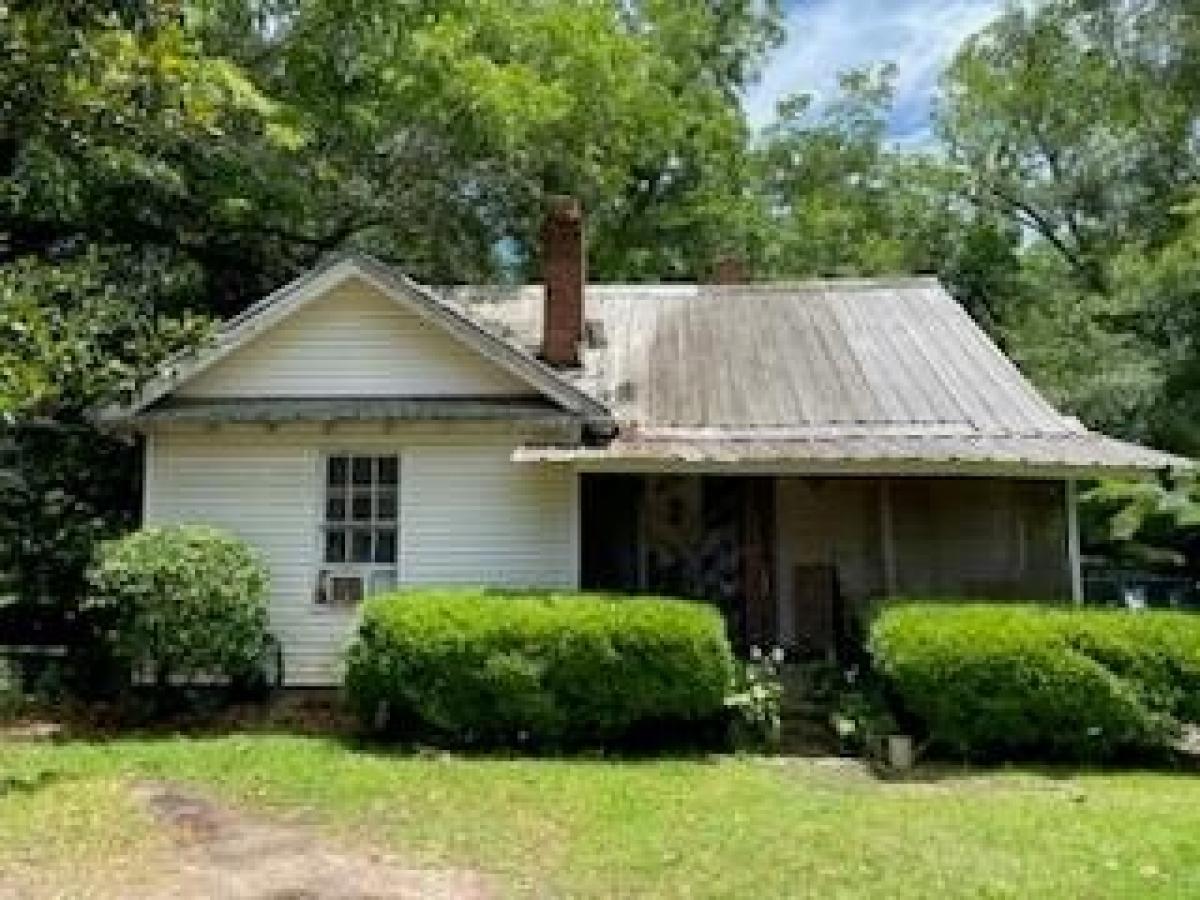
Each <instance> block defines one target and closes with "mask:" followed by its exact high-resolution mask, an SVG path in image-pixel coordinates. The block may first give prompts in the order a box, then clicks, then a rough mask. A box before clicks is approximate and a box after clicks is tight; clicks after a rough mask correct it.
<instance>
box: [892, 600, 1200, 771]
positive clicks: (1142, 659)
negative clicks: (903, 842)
mask: <svg viewBox="0 0 1200 900" xmlns="http://www.w3.org/2000/svg"><path fill="white" fill-rule="evenodd" d="M870 649H871V653H872V655H873V657H874V660H875V665H876V667H877V669H878V671H879V672H880V673H881V675H882V676H883V677H884V678H885V679H886V683H887V685H888V687H889V688H890V690H891V691H892V692H893V693H894V695H895V696H896V698H897V699H898V701H899V703H900V705H901V707H902V709H903V711H905V712H906V713H907V714H909V715H910V716H912V717H914V718H915V719H916V720H917V722H918V723H919V724H920V725H921V726H922V727H923V728H924V729H925V730H927V731H928V734H929V737H930V739H931V740H932V742H933V743H934V744H935V745H937V746H940V747H941V748H943V749H946V750H950V751H953V752H956V753H961V754H964V755H969V756H984V757H1004V756H1040V757H1057V758H1075V759H1107V758H1112V757H1114V756H1117V755H1120V754H1124V753H1129V752H1136V751H1143V750H1146V749H1150V748H1159V747H1162V746H1163V745H1165V744H1166V743H1167V742H1168V741H1169V739H1170V738H1171V737H1172V736H1173V734H1174V733H1175V731H1176V729H1177V720H1178V719H1194V718H1195V717H1196V713H1197V706H1198V702H1200V618H1197V617H1194V616H1189V615H1186V614H1178V613H1158V612H1146V613H1138V614H1131V613H1127V612H1119V611H1098V610H1074V609H1063V608H1048V607H1036V606H991V605H947V604H935V605H919V604H918V605H902V606H896V607H893V608H891V609H888V610H886V611H885V612H883V613H882V614H881V616H880V617H879V618H878V619H877V620H876V622H875V623H874V625H873V627H872V630H871V640H870Z"/></svg>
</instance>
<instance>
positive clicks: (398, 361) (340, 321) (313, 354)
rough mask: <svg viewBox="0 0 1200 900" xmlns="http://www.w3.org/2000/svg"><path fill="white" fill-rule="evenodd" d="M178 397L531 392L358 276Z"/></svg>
mask: <svg viewBox="0 0 1200 900" xmlns="http://www.w3.org/2000/svg"><path fill="white" fill-rule="evenodd" d="M175 393H176V396H179V397H193V398H198V397H209V398H213V397H371V396H401V397H428V396H437V397H441V396H454V395H459V396H497V395H499V396H531V395H532V394H533V391H532V389H531V388H530V387H529V385H527V384H525V383H524V382H522V381H520V380H519V379H517V378H516V377H515V376H514V375H512V374H511V373H509V372H507V371H505V370H504V369H502V368H501V367H500V366H498V365H496V364H494V363H492V362H490V361H489V360H487V359H485V358H484V357H482V356H480V355H479V354H478V353H477V352H476V351H474V350H472V349H470V348H468V347H466V346H465V345H464V344H462V343H461V342H459V341H458V340H456V339H455V338H454V337H452V336H450V335H449V334H447V333H446V332H444V331H443V330H442V329H440V328H438V327H437V326H435V325H432V324H430V323H428V322H426V321H424V320H423V319H422V318H421V317H420V316H418V315H416V314H414V313H411V312H408V311H406V310H404V309H402V308H401V307H399V306H398V305H397V304H396V303H394V302H393V301H392V300H390V299H389V298H388V297H386V296H384V295H383V294H382V293H381V292H380V291H379V290H377V289H376V288H374V287H372V286H370V285H368V284H366V283H365V282H363V281H361V280H359V279H351V280H349V281H346V282H344V283H342V284H341V285H339V286H337V287H336V288H333V289H332V290H330V291H329V293H328V294H327V295H326V296H324V297H321V298H319V299H317V300H314V301H313V302H312V303H310V304H309V305H307V306H306V307H304V308H303V309H301V310H299V311H297V312H296V313H294V314H292V315H291V316H289V317H288V318H286V319H284V320H283V321H282V322H280V323H279V324H277V325H275V326H274V327H273V328H271V329H269V330H268V331H266V332H264V333H263V334H261V335H259V336H258V337H256V338H254V339H253V340H251V341H250V342H249V343H247V344H246V345H245V346H243V347H240V348H238V349H237V350H235V351H234V352H233V353H231V354H230V355H229V356H227V357H226V358H224V359H222V360H220V361H219V362H216V363H214V364H213V366H212V367H211V368H210V369H207V370H206V371H204V372H201V373H200V374H198V375H197V376H196V377H195V378H193V379H191V380H189V381H186V382H184V383H183V384H182V385H180V387H179V389H178V390H177V391H176V392H175Z"/></svg>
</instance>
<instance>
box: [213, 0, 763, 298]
mask: <svg viewBox="0 0 1200 900" xmlns="http://www.w3.org/2000/svg"><path fill="white" fill-rule="evenodd" d="M205 8H206V9H207V16H206V18H205V19H204V21H203V23H202V25H201V28H202V31H203V33H204V34H205V35H206V40H207V41H208V43H209V45H210V46H213V47H214V48H217V49H218V50H219V51H220V52H223V53H228V54H230V55H231V56H233V57H234V58H236V59H237V60H239V62H241V64H243V65H244V66H246V67H247V68H248V69H250V70H251V71H253V72H254V73H255V74H256V77H257V79H258V81H259V83H261V84H263V85H264V86H265V89H266V90H268V92H269V93H271V94H272V96H275V97H278V98H279V99H281V100H282V101H284V102H286V103H287V104H288V106H289V107H290V108H292V109H294V110H296V111H297V113H298V115H299V116H300V117H301V119H302V121H304V122H305V123H306V125H307V126H308V128H309V130H311V131H312V132H313V134H314V135H315V139H314V142H313V143H312V144H311V145H310V146H309V147H308V148H307V152H306V154H305V158H304V160H303V166H302V168H301V169H300V171H299V176H300V178H301V179H302V181H303V182H304V184H305V185H306V189H307V191H308V192H309V194H310V197H311V201H312V202H311V205H310V209H309V213H308V215H307V216H306V217H305V218H304V220H303V221H304V227H305V228H306V229H307V230H308V232H309V236H310V239H311V240H313V241H314V242H316V243H319V244H338V243H346V242H350V243H353V244H356V245H359V246H363V247H366V248H368V249H370V250H372V251H374V252H376V253H378V254H380V255H382V256H384V257H386V258H389V259H392V260H394V261H396V262H397V263H399V264H400V265H401V266H402V267H404V268H405V269H406V270H408V271H410V272H412V273H413V274H414V275H416V276H417V277H419V278H422V279H424V280H427V281H432V282H444V281H462V280H478V279H482V278H489V277H494V276H495V275H497V274H503V273H504V270H505V269H509V270H511V269H514V268H515V269H516V270H518V272H520V271H521V270H528V269H530V268H532V266H533V264H534V263H536V252H537V246H536V240H535V238H536V234H537V228H538V224H539V221H540V217H541V209H542V201H543V197H544V196H545V195H546V194H554V193H569V194H574V195H577V196H579V197H580V198H581V200H582V201H583V203H584V205H585V207H586V208H587V210H588V214H589V241H590V245H591V246H590V250H591V252H590V262H591V265H592V270H593V273H594V274H595V275H596V276H597V277H602V278H603V277H607V278H615V277H645V276H648V275H653V276H654V277H668V278H670V277H682V276H685V275H688V274H694V273H695V272H696V271H697V270H699V269H701V268H702V267H705V266H707V264H708V263H709V262H711V257H712V256H713V255H715V253H716V249H717V247H718V246H719V245H721V244H723V243H725V244H729V243H737V242H739V241H741V240H744V235H743V234H742V233H741V232H740V231H739V229H741V230H742V231H744V230H745V228H744V226H743V225H742V224H741V223H743V222H744V221H745V220H747V219H748V218H749V217H750V215H751V213H750V212H749V209H750V201H748V200H747V199H746V197H745V196H744V194H745V191H744V186H743V184H742V183H741V182H740V181H739V179H738V176H739V174H741V168H742V166H743V164H744V163H743V160H744V158H745V143H746V127H745V123H744V118H743V115H742V112H741V108H740V105H739V102H738V92H739V90H740V88H741V87H742V86H743V85H744V84H745V82H746V80H747V79H748V78H749V77H751V76H752V75H753V73H754V71H755V69H756V68H757V66H758V64H759V62H760V61H761V59H762V57H763V54H764V52H765V50H766V49H767V48H769V47H770V46H771V45H772V44H773V43H774V42H775V41H776V40H778V37H779V33H780V32H779V19H780V13H779V8H778V3H777V2H775V0H767V2H757V0H740V2H735V3H723V4H713V3H709V2H704V0H684V2H666V0H642V2H633V3H630V2H618V0H590V2H586V3H577V2H567V0H551V2H532V0H521V2H511V0H507V2H504V0H482V2H479V0H472V2H465V0H456V2H436V3H434V2H418V0H413V2H406V3H397V2H393V0H352V2H344V0H339V2H336V3H335V2H332V0H312V2H304V3H301V2H275V3H271V4H269V5H267V4H262V3H255V2H249V0H212V2H210V3H208V4H206V5H205ZM498 250H500V251H502V252H497V251H498Z"/></svg>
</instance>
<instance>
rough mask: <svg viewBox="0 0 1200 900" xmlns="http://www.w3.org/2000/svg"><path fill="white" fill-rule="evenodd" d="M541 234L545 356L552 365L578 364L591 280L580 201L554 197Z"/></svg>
mask: <svg viewBox="0 0 1200 900" xmlns="http://www.w3.org/2000/svg"><path fill="white" fill-rule="evenodd" d="M541 237H542V277H543V279H544V281H545V290H546V297H545V303H546V308H545V316H544V318H543V320H542V358H543V359H544V360H545V361H546V362H548V363H549V364H550V365H552V366H577V365H579V345H580V343H581V342H582V341H583V287H584V284H585V283H586V280H587V276H586V268H587V266H586V260H585V258H584V249H583V209H582V207H581V206H580V204H579V201H578V200H576V199H575V198H574V197H552V198H551V200H550V204H549V209H548V210H547V213H546V220H545V222H544V223H543V225H542V236H541Z"/></svg>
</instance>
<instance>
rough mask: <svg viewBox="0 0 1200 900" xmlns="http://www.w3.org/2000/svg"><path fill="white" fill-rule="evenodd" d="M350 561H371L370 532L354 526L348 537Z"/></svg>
mask: <svg viewBox="0 0 1200 900" xmlns="http://www.w3.org/2000/svg"><path fill="white" fill-rule="evenodd" d="M350 561H351V562H356V563H359V562H370V561H371V532H369V531H363V530H362V529H359V528H356V529H354V532H353V533H352V534H351V537H350Z"/></svg>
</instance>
